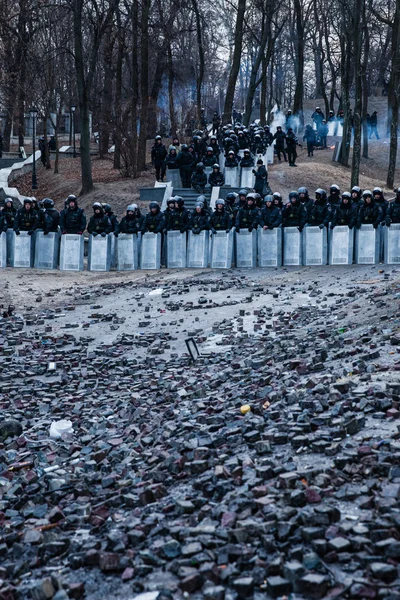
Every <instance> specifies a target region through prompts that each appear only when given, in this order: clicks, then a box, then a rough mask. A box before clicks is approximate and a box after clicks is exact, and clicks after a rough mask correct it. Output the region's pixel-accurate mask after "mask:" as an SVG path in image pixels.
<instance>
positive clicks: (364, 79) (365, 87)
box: [361, 18, 370, 158]
mask: <svg viewBox="0 0 400 600" xmlns="http://www.w3.org/2000/svg"><path fill="white" fill-rule="evenodd" d="M369 46H370V44H369V29H368V23H367V20H366V19H365V18H364V56H363V61H362V64H361V86H362V132H363V151H362V156H363V158H368V127H367V112H368V81H367V67H368V56H369Z"/></svg>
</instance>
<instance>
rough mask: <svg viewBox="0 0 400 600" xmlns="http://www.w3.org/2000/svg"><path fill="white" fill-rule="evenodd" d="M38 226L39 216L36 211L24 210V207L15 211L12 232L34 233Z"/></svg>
mask: <svg viewBox="0 0 400 600" xmlns="http://www.w3.org/2000/svg"><path fill="white" fill-rule="evenodd" d="M38 225H39V215H38V213H37V211H36V210H34V209H33V208H31V210H25V209H24V207H22V208H20V209H19V210H18V211H17V214H16V216H15V220H14V231H35V229H37V228H38Z"/></svg>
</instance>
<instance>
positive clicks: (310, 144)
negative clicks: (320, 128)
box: [303, 125, 317, 156]
mask: <svg viewBox="0 0 400 600" xmlns="http://www.w3.org/2000/svg"><path fill="white" fill-rule="evenodd" d="M303 140H305V141H306V142H307V153H308V156H314V146H315V144H316V141H317V138H316V135H315V131H314V129H313V128H312V127H311V125H306V127H305V129H304V135H303Z"/></svg>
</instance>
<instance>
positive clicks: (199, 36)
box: [192, 0, 204, 123]
mask: <svg viewBox="0 0 400 600" xmlns="http://www.w3.org/2000/svg"><path fill="white" fill-rule="evenodd" d="M192 6H193V12H194V14H195V17H196V35H197V47H198V52H199V72H198V75H197V77H196V107H197V120H198V122H199V123H201V109H202V100H201V88H202V86H203V79H204V48H203V35H202V26H201V17H200V11H199V6H198V4H197V0H192Z"/></svg>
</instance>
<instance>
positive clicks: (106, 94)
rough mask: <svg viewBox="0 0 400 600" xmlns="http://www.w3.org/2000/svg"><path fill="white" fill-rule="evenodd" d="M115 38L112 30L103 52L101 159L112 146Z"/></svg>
mask: <svg viewBox="0 0 400 600" xmlns="http://www.w3.org/2000/svg"><path fill="white" fill-rule="evenodd" d="M114 43H115V36H114V35H111V30H109V31H108V32H107V35H106V37H105V43H104V51H103V71H104V85H103V93H102V97H101V110H100V127H99V155H100V158H104V156H106V157H107V156H108V147H109V144H110V133H111V130H110V128H111V123H112V112H111V109H112V106H113V80H114V75H115V66H114V64H113V49H114Z"/></svg>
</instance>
